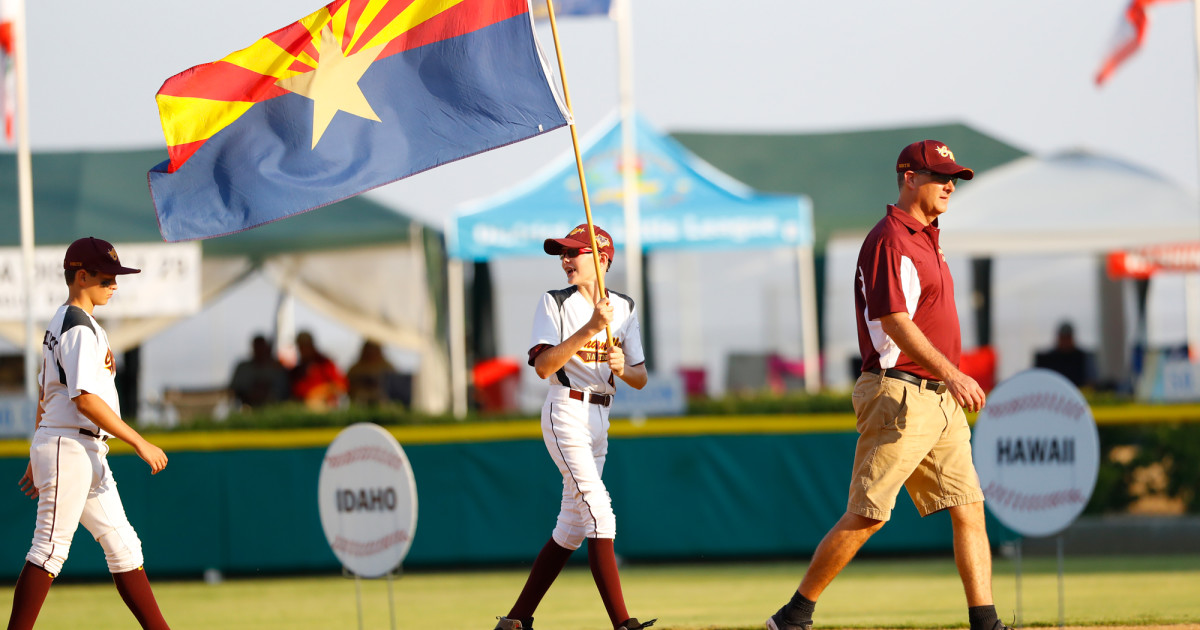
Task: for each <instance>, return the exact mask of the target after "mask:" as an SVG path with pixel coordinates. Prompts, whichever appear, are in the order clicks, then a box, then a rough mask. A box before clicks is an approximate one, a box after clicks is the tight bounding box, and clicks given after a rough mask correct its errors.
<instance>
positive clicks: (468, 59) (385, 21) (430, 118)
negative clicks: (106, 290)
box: [148, 0, 569, 241]
mask: <svg viewBox="0 0 1200 630" xmlns="http://www.w3.org/2000/svg"><path fill="white" fill-rule="evenodd" d="M156 100H157V102H158V109H159V115H160V117H161V119H162V126H163V133H164V135H165V136H166V141H167V148H168V154H169V156H170V159H169V160H167V161H165V162H163V163H162V164H159V165H158V166H155V167H154V168H153V169H152V170H151V171H150V172H149V175H148V178H149V185H150V193H151V197H152V198H153V200H154V207H155V210H156V212H157V214H158V223H159V230H160V231H161V232H162V235H163V238H164V239H165V240H167V241H181V240H192V239H202V238H208V237H213V236H221V235H224V234H231V233H234V232H239V231H242V230H246V229H249V228H252V227H255V226H257V225H261V224H263V223H268V222H270V221H275V220H278V219H282V218H285V217H288V216H291V215H294V214H297V213H301V212H305V211H308V210H312V209H315V208H319V207H322V206H325V205H328V204H331V203H334V202H336V201H340V200H342V199H345V198H347V197H351V196H354V195H357V194H359V193H362V192H365V191H367V190H370V189H372V188H376V187H378V186H381V185H383V184H387V183H390V182H393V181H396V180H398V179H402V178H404V177H408V176H410V175H413V174H416V173H420V172H422V171H425V170H428V169H431V168H434V167H436V166H440V165H442V164H446V163H448V162H452V161H454V160H458V159H461V158H464V157H468V156H471V155H474V154H477V153H482V152H484V151H487V150H489V149H493V148H496V147H500V146H504V145H506V144H511V143H514V142H518V141H521V140H525V139H527V138H530V137H533V136H535V135H538V134H541V133H544V132H547V131H550V130H552V129H557V128H559V127H562V126H564V125H566V124H567V123H568V118H569V115H568V113H567V112H566V109H565V107H564V106H563V104H562V101H561V99H560V97H559V95H558V93H557V92H556V91H555V88H554V85H553V83H552V82H551V80H550V79H549V78H548V71H547V67H546V64H545V60H544V58H543V56H542V53H541V50H540V49H539V47H538V44H537V40H536V38H535V37H534V33H533V21H532V17H531V15H530V12H529V0H335V1H334V2H331V3H330V4H328V5H327V6H325V7H323V8H322V9H320V10H318V11H317V12H315V13H313V14H312V15H309V16H308V17H305V18H303V19H301V20H300V21H298V22H295V23H293V24H291V25H289V26H286V27H284V28H282V29H279V30H277V31H275V32H273V33H271V34H269V35H267V36H265V37H263V38H262V39H260V40H258V41H257V42H255V43H254V44H253V45H251V46H250V47H249V48H246V49H244V50H240V51H238V52H235V53H232V54H230V55H228V56H226V57H225V58H224V59H221V60H220V61H216V62H212V63H208V64H204V65H200V66H196V67H194V68H191V69H188V70H185V71H184V72H181V73H179V74H177V75H175V76H173V77H171V78H170V79H167V81H166V82H165V83H164V84H163V86H162V88H161V89H160V90H159V92H158V94H157V96H156Z"/></svg>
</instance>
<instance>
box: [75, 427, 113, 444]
mask: <svg viewBox="0 0 1200 630" xmlns="http://www.w3.org/2000/svg"><path fill="white" fill-rule="evenodd" d="M79 434H80V435H86V436H88V437H93V438H96V439H97V440H100V441H101V442H107V441H108V436H107V435H100V434H99V433H92V432H91V431H88V430H87V429H80V430H79Z"/></svg>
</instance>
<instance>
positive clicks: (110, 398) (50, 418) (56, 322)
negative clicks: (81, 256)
mask: <svg viewBox="0 0 1200 630" xmlns="http://www.w3.org/2000/svg"><path fill="white" fill-rule="evenodd" d="M116 374H117V366H116V363H115V362H114V361H113V353H112V349H111V348H110V347H109V345H108V334H107V333H105V332H104V329H103V328H101V327H100V324H98V323H97V322H96V319H95V318H94V317H92V316H91V315H89V314H88V312H87V311H85V310H83V309H82V308H79V307H78V306H69V305H66V304H64V305H62V306H60V307H59V308H58V311H56V312H55V313H54V317H53V318H52V319H51V320H50V324H49V325H48V326H47V327H46V336H45V338H44V339H43V340H42V373H41V376H40V378H39V384H40V385H41V387H42V409H43V411H42V423H41V425H40V426H43V427H60V428H79V429H87V430H88V431H91V432H92V433H95V434H98V435H99V434H101V430H100V428H99V427H97V426H96V425H95V423H93V422H92V421H91V420H88V419H87V417H85V416H84V415H83V414H81V413H79V409H78V408H77V407H76V406H75V402H74V400H73V399H74V398H75V397H77V396H79V395H80V394H82V393H83V392H87V393H89V394H95V395H97V396H99V397H100V398H101V399H102V400H104V402H105V403H106V404H107V405H108V406H109V407H110V408H112V410H113V411H114V412H115V413H116V414H117V415H118V416H120V415H121V403H120V401H119V399H118V398H117V385H116ZM105 435H106V434H105Z"/></svg>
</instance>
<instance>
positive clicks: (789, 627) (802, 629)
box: [767, 606, 812, 630]
mask: <svg viewBox="0 0 1200 630" xmlns="http://www.w3.org/2000/svg"><path fill="white" fill-rule="evenodd" d="M785 608H786V606H785ZM767 630H812V622H811V621H809V622H807V623H788V622H787V621H786V620H785V619H784V618H783V608H780V609H779V611H778V612H776V613H775V614H774V615H771V616H770V617H767Z"/></svg>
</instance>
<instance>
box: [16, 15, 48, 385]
mask: <svg viewBox="0 0 1200 630" xmlns="http://www.w3.org/2000/svg"><path fill="white" fill-rule="evenodd" d="M13 8H14V9H15V11H14V15H13V35H14V37H13V56H14V57H16V59H15V60H14V62H15V63H14V65H16V71H17V89H16V92H17V98H16V101H17V102H16V110H17V111H16V112H15V115H16V121H15V122H16V128H17V190H18V193H17V197H18V202H17V203H18V206H19V208H20V214H21V219H20V223H21V262H22V263H23V265H22V266H23V267H24V269H23V275H24V277H25V296H24V298H25V397H26V398H28V399H29V400H30V401H33V400H36V399H37V397H38V388H37V383H36V381H37V369H38V363H39V359H40V355H41V352H40V349H39V348H38V344H37V337H35V336H34V335H35V330H34V327H33V306H34V305H33V286H34V281H35V278H34V264H33V244H34V238H33V164H32V159H31V158H30V155H29V76H28V74H29V63H28V60H27V57H28V54H27V52H28V47H27V46H26V44H25V33H26V30H25V1H24V0H15V1H14V2H13Z"/></svg>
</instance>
